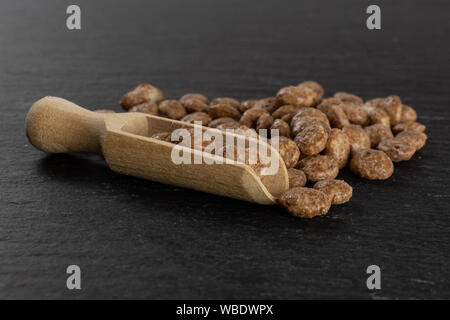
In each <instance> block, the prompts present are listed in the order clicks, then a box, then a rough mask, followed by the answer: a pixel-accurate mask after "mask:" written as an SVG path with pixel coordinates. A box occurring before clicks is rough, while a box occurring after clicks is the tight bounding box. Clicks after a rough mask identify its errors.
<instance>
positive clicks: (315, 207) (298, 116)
mask: <svg viewBox="0 0 450 320" xmlns="http://www.w3.org/2000/svg"><path fill="white" fill-rule="evenodd" d="M323 95H324V90H323V88H322V86H321V85H320V84H319V83H317V82H315V81H305V82H302V83H300V84H299V85H297V86H288V87H284V88H281V89H280V90H279V91H278V92H277V93H276V95H275V96H274V97H268V98H264V99H258V100H245V101H241V102H240V101H238V100H236V99H233V98H215V99H213V100H211V101H210V100H209V99H208V98H207V97H206V96H204V95H202V94H198V93H188V94H185V95H184V96H182V97H181V98H180V99H179V100H164V98H163V94H162V92H161V90H159V89H158V88H156V87H154V86H152V85H150V84H140V85H138V86H137V87H136V88H135V89H134V90H133V91H130V92H128V93H126V94H125V95H124V96H123V97H122V99H121V101H120V105H121V106H122V107H123V108H124V109H125V110H127V111H129V112H143V113H149V114H153V115H161V114H162V115H165V116H167V117H168V118H171V119H176V120H181V121H185V122H190V123H193V122H194V121H201V123H202V125H203V126H208V127H212V128H217V129H221V130H225V129H237V130H241V131H242V132H250V131H252V132H254V133H255V134H256V132H257V131H258V130H260V129H269V131H270V129H278V130H279V135H280V138H279V153H280V155H281V157H282V158H283V160H284V162H285V164H286V167H287V169H288V175H289V185H290V186H289V190H288V191H286V192H284V193H283V194H281V196H280V197H279V199H278V202H279V203H280V205H282V206H283V207H284V208H285V209H286V210H287V211H288V212H289V213H291V214H292V215H295V216H299V217H302V218H312V217H315V216H319V215H324V214H326V213H327V212H328V211H329V209H330V206H331V205H332V204H342V203H345V202H348V201H349V200H350V198H351V197H352V187H351V186H350V185H348V184H347V183H346V182H345V181H343V180H336V179H335V178H336V177H337V175H338V173H339V170H340V169H342V168H344V167H345V166H347V165H348V166H349V167H350V170H351V171H352V172H353V173H355V174H356V175H358V176H360V177H362V178H366V179H370V180H384V179H388V178H389V177H390V176H391V175H392V173H393V172H394V165H393V162H399V161H407V160H409V159H411V157H412V156H413V155H414V153H415V152H416V151H417V150H419V149H421V148H422V147H423V146H424V145H425V142H426V140H427V136H426V134H425V133H424V131H425V126H424V125H423V124H421V123H419V122H417V121H416V120H417V113H416V111H415V110H414V109H413V108H412V107H410V106H407V105H405V104H403V103H402V101H401V100H400V98H399V97H398V96H389V97H386V98H375V99H371V100H368V101H364V100H363V99H362V98H361V97H358V96H356V95H353V94H350V93H346V92H337V93H335V94H334V95H333V96H332V97H329V98H325V99H324V98H323ZM99 111H100V110H99ZM168 136H169V134H168V133H158V134H156V135H154V137H156V138H159V137H164V139H167V137H168ZM269 142H270V140H269ZM307 183H309V185H311V186H312V188H308V187H305V186H306V185H307Z"/></svg>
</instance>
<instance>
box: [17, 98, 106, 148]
mask: <svg viewBox="0 0 450 320" xmlns="http://www.w3.org/2000/svg"><path fill="white" fill-rule="evenodd" d="M25 122H26V133H27V137H28V140H29V141H30V143H31V144H32V145H33V146H35V147H36V148H37V149H39V150H42V151H45V152H50V153H63V152H94V153H101V136H102V134H103V133H104V132H105V122H104V115H103V114H101V113H96V112H92V111H89V110H87V109H84V108H82V107H80V106H78V105H76V104H75V103H72V102H70V101H67V100H65V99H62V98H57V97H44V98H42V99H40V100H38V101H36V102H35V103H34V104H33V106H32V107H31V108H30V110H29V111H28V114H27V117H26V121H25Z"/></svg>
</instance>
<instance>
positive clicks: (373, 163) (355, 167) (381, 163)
mask: <svg viewBox="0 0 450 320" xmlns="http://www.w3.org/2000/svg"><path fill="white" fill-rule="evenodd" d="M350 169H351V170H352V171H353V173H355V174H356V175H358V176H360V177H361V178H366V179H369V180H385V179H388V178H389V177H390V176H391V175H392V174H393V173H394V165H393V163H392V161H391V159H390V158H389V157H388V156H387V154H386V153H384V152H383V151H380V150H373V149H360V150H358V151H356V152H355V153H354V154H353V156H352V160H351V161H350Z"/></svg>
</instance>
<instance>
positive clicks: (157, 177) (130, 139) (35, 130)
mask: <svg viewBox="0 0 450 320" xmlns="http://www.w3.org/2000/svg"><path fill="white" fill-rule="evenodd" d="M193 127H194V126H193V125H192V124H190V123H186V122H181V121H175V120H170V119H166V118H161V117H157V116H152V115H148V114H144V113H138V112H131V113H98V112H92V111H89V110H87V109H84V108H81V107H80V106H78V105H76V104H74V103H72V102H70V101H67V100H65V99H62V98H56V97H45V98H42V99H40V100H38V101H37V102H35V103H34V104H33V106H32V107H31V109H30V111H29V112H28V115H27V118H26V130H27V136H28V139H29V140H30V142H31V144H32V145H33V146H35V147H36V148H37V149H39V150H42V151H45V152H50V153H63V152H94V153H98V154H102V155H103V156H104V158H105V160H106V162H107V164H108V165H109V167H110V168H111V169H112V170H113V171H115V172H118V173H122V174H126V175H132V176H136V177H140V178H144V179H149V180H154V181H159V182H162V183H166V184H171V185H176V186H180V187H185V188H190V189H195V190H200V191H204V192H209V193H214V194H217V195H222V196H227V197H232V198H236V199H241V200H247V201H252V202H256V203H260V204H273V203H275V199H276V197H277V196H279V195H280V194H281V193H282V192H284V191H286V190H287V189H288V185H289V179H288V175H287V170H286V167H285V165H284V162H283V160H282V159H281V157H280V156H279V154H278V152H276V151H275V150H274V149H273V148H272V149H271V151H272V152H275V153H276V157H277V160H278V161H279V169H278V171H277V173H276V174H274V175H270V176H269V175H267V176H265V179H264V184H263V183H262V182H261V180H260V179H259V177H258V176H257V175H256V174H255V172H254V171H253V170H252V169H251V168H250V167H249V166H247V165H245V164H241V163H232V164H229V163H225V162H224V163H223V164H206V163H202V164H179V165H177V164H175V163H174V162H173V161H172V159H171V153H172V149H173V148H174V147H175V146H176V145H175V144H173V143H169V142H165V141H161V140H157V139H154V138H150V136H151V135H152V134H155V133H158V132H171V131H173V130H175V129H178V128H187V129H189V128H193ZM204 129H206V128H204ZM221 134H223V135H225V133H223V132H221ZM224 141H225V140H224ZM188 152H193V153H200V154H202V156H203V158H204V159H205V158H206V157H215V156H214V155H211V154H208V153H201V151H199V150H193V149H189V150H188ZM266 178H267V179H266Z"/></svg>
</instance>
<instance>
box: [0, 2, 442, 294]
mask: <svg viewBox="0 0 450 320" xmlns="http://www.w3.org/2000/svg"><path fill="white" fill-rule="evenodd" d="M71 3H72V2H71V1H31V0H27V1H14V0H4V1H1V2H0V93H1V94H0V108H1V117H0V119H1V120H0V123H1V127H0V128H1V135H0V139H1V140H0V146H1V153H0V171H1V175H0V179H1V183H0V194H1V199H0V201H1V202H0V209H1V212H0V298H64V299H65V298H157V299H165V298H204V299H210V298H211V299H216V298H236V299H239V298H270V299H271V298H276V299H278V298H281V299H288V298H289V299H298V298H363V299H365V298H368V299H370V298H450V270H449V264H450V258H449V252H450V244H449V240H450V239H449V234H450V232H449V227H450V218H449V211H448V207H449V197H450V192H449V170H450V169H449V166H448V164H449V161H448V156H449V155H450V144H449V141H448V138H449V120H450V119H449V101H450V90H449V87H450V60H449V57H450V42H449V41H448V40H449V36H448V35H449V32H450V24H449V19H448V15H449V12H450V5H449V2H448V1H445V0H442V1H433V2H428V1H411V0H408V1H395V3H393V1H390V2H388V1H378V4H379V5H380V6H381V8H382V28H383V29H382V31H376V32H371V31H368V30H367V29H366V28H365V19H366V14H365V8H366V7H367V5H368V4H370V3H369V2H366V1H332V0H329V1H313V0H308V1H281V2H280V1H261V0H258V1H256V0H255V1H253V0H251V1H245V2H244V1H238V0H231V1H230V0H227V1H207V0H204V1H182V0H178V1H152V2H150V1H81V0H80V1H78V2H77V3H78V4H79V5H80V6H81V8H82V19H83V20H82V28H83V29H82V30H81V31H75V32H73V31H68V30H67V29H66V27H65V18H66V15H65V10H66V7H67V5H69V4H71ZM307 79H315V80H317V81H320V82H321V83H323V84H324V86H325V89H326V91H327V92H328V93H332V92H334V91H338V90H348V91H351V92H354V93H356V94H359V95H361V96H363V97H365V98H373V97H377V96H383V95H384V96H386V95H388V94H393V93H395V94H398V95H399V96H400V97H402V99H403V100H404V101H405V103H407V104H410V105H412V106H414V107H415V108H416V109H417V110H418V112H419V114H420V121H422V122H423V123H425V124H426V125H427V127H428V129H427V133H428V134H429V142H428V144H427V145H426V147H425V148H424V149H423V150H422V151H420V152H419V153H418V154H417V155H415V156H414V158H413V159H412V160H411V161H409V162H407V163H401V164H398V165H396V171H395V174H394V176H393V177H392V178H391V179H389V180H388V181H384V182H370V181H364V180H361V179H359V178H357V177H355V176H353V175H351V174H350V173H348V172H343V173H341V176H342V177H343V178H345V179H346V180H347V181H348V182H349V183H351V184H352V186H353V187H354V189H355V192H354V198H353V199H352V201H351V202H350V203H348V204H346V205H342V206H336V207H333V209H332V210H331V212H330V214H329V215H328V216H326V217H323V218H318V219H314V220H311V221H304V220H301V219H297V218H294V217H291V216H289V215H288V214H285V213H284V212H283V211H282V210H281V209H280V208H278V207H275V206H272V207H264V206H259V205H256V204H251V203H246V202H240V201H236V200H231V199H226V198H220V197H217V196H213V195H208V194H203V193H199V192H194V191H190V190H183V189H180V188H175V187H171V186H166V185H162V184H159V183H154V182H150V181H144V180H139V179H135V178H131V177H126V176H121V175H117V174H115V173H113V172H111V171H110V170H109V169H108V168H107V166H106V165H105V164H104V162H103V161H102V159H101V158H99V157H97V156H89V155H46V154H44V153H42V152H40V151H37V150H36V149H34V148H33V147H32V146H30V145H29V143H28V141H27V139H26V137H25V130H24V118H25V115H26V112H27V110H28V108H29V107H30V106H31V104H32V103H33V101H35V100H36V99H38V98H41V97H42V96H45V95H55V96H61V97H65V98H67V99H69V100H72V101H74V102H76V103H78V104H80V105H82V106H86V107H88V108H91V109H93V108H114V109H115V110H117V111H118V110H119V107H118V105H117V101H118V99H119V98H120V96H121V95H122V94H123V93H124V92H126V91H127V90H129V89H131V88H132V87H133V86H135V85H136V84H137V83H139V82H144V81H145V82H150V83H152V84H155V85H157V86H159V87H161V88H162V89H163V90H164V92H165V94H166V96H168V97H175V98H176V97H179V96H180V95H182V94H184V93H186V92H192V91H200V92H203V93H205V94H206V95H208V96H209V97H215V96H233V97H236V98H239V99H246V98H254V97H265V96H269V95H273V94H274V92H276V90H277V89H278V88H279V87H281V86H284V85H287V84H296V83H298V82H300V81H302V80H307ZM70 264H78V265H79V266H80V267H81V269H82V290H81V291H69V290H67V289H66V287H65V280H66V274H65V270H66V267H67V266H68V265H70ZM371 264H377V265H379V266H380V267H381V269H382V290H381V291H376V292H373V291H369V290H367V288H366V285H365V281H366V274H365V270H366V267H367V266H368V265H371Z"/></svg>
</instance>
